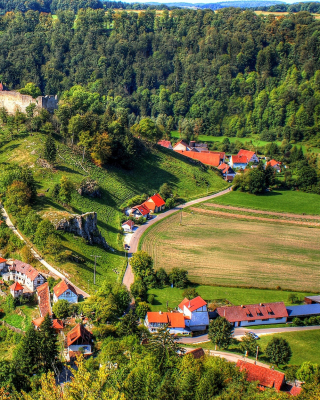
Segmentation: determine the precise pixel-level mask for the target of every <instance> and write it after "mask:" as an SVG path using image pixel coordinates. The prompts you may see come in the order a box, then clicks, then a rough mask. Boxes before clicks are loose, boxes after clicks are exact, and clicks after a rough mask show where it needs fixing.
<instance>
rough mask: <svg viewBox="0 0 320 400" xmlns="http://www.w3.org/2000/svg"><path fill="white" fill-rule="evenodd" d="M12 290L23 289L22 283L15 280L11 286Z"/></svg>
mask: <svg viewBox="0 0 320 400" xmlns="http://www.w3.org/2000/svg"><path fill="white" fill-rule="evenodd" d="M10 290H14V291H15V292H18V291H19V290H23V287H22V286H21V285H20V283H19V282H15V283H14V284H13V285H11V286H10Z"/></svg>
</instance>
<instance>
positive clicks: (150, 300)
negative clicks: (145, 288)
mask: <svg viewBox="0 0 320 400" xmlns="http://www.w3.org/2000/svg"><path fill="white" fill-rule="evenodd" d="M147 302H148V303H149V304H153V302H154V294H149V295H148V297H147Z"/></svg>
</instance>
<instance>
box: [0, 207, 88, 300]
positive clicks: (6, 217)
mask: <svg viewBox="0 0 320 400" xmlns="http://www.w3.org/2000/svg"><path fill="white" fill-rule="evenodd" d="M1 213H2V215H3V218H4V220H5V223H6V224H7V226H8V227H9V228H10V229H11V230H12V232H13V233H14V234H15V235H17V236H18V238H19V239H20V240H22V241H23V242H24V243H25V244H26V245H27V246H29V243H27V242H26V241H25V239H24V237H23V236H22V235H21V234H20V232H19V231H18V230H17V228H16V227H15V226H14V225H13V223H12V222H11V220H10V218H9V215H8V213H7V212H6V210H5V209H4V207H2V208H1ZM31 252H32V254H33V256H34V258H36V259H37V260H38V261H40V262H41V264H42V265H44V266H45V267H46V268H47V269H48V270H49V271H51V272H52V273H53V274H55V275H56V276H58V277H59V278H61V279H65V280H67V281H68V282H70V283H71V284H72V286H73V287H74V288H75V289H76V291H77V293H78V295H82V296H83V297H89V296H90V295H89V294H88V293H86V292H85V291H84V290H82V289H80V288H78V287H77V286H75V285H74V284H73V283H72V282H71V281H70V280H69V279H68V278H67V277H66V276H65V275H63V274H62V273H61V272H60V271H58V270H57V269H56V268H54V267H53V266H52V265H50V264H49V263H47V262H46V261H45V260H44V259H43V258H42V257H41V256H40V254H38V253H37V252H36V251H35V250H34V249H33V248H32V247H31Z"/></svg>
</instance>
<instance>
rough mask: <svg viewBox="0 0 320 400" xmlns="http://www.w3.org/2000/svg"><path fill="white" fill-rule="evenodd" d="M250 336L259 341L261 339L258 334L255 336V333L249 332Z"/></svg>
mask: <svg viewBox="0 0 320 400" xmlns="http://www.w3.org/2000/svg"><path fill="white" fill-rule="evenodd" d="M249 335H250V336H252V337H253V339H255V340H258V339H260V338H259V336H258V335H257V334H255V333H254V332H249Z"/></svg>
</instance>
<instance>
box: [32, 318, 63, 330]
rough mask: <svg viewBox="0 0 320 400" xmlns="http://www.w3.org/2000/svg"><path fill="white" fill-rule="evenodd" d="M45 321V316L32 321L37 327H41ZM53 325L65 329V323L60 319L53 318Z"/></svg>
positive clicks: (58, 328)
mask: <svg viewBox="0 0 320 400" xmlns="http://www.w3.org/2000/svg"><path fill="white" fill-rule="evenodd" d="M43 321H44V317H40V318H36V319H34V320H33V321H32V323H33V325H34V326H35V327H36V328H39V327H40V325H41V324H42V322H43ZM52 327H53V328H54V329H56V330H61V329H63V323H62V322H61V321H60V320H59V319H53V320H52Z"/></svg>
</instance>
